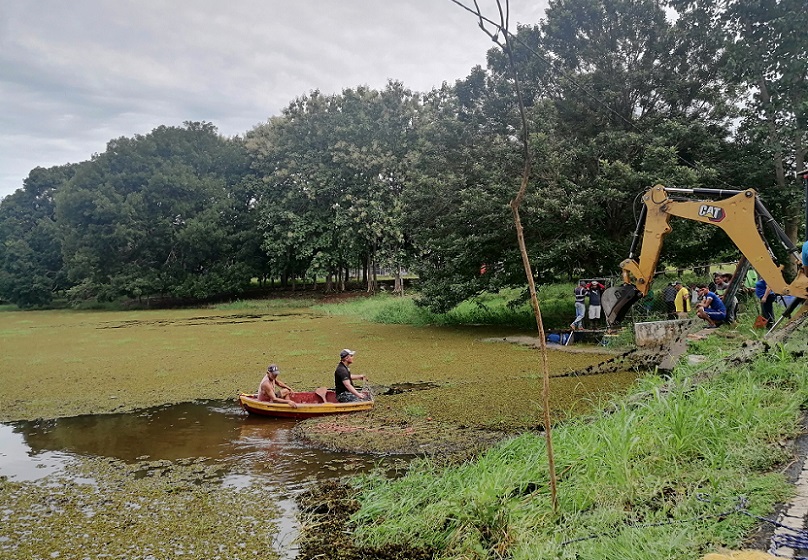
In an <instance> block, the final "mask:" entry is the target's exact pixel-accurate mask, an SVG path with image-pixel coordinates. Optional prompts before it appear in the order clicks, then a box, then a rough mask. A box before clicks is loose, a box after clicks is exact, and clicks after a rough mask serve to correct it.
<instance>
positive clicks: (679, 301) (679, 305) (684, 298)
mask: <svg viewBox="0 0 808 560" xmlns="http://www.w3.org/2000/svg"><path fill="white" fill-rule="evenodd" d="M673 286H674V287H675V288H676V299H674V300H673V305H674V307H675V309H676V316H677V317H678V318H679V319H687V314H688V312H689V311H690V290H688V289H687V288H685V287H684V286H683V285H682V281H681V280H677V281H676V282H674V283H673Z"/></svg>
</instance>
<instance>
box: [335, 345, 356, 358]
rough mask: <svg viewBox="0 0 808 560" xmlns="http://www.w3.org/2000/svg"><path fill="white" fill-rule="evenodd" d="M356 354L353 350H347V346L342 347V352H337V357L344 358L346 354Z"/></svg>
mask: <svg viewBox="0 0 808 560" xmlns="http://www.w3.org/2000/svg"><path fill="white" fill-rule="evenodd" d="M354 354H356V352H354V351H353V350H348V349H347V348H345V349H343V351H342V352H340V353H339V359H340V360H344V359H345V358H346V357H347V356H353V355H354Z"/></svg>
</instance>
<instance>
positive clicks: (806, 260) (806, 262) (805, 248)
mask: <svg viewBox="0 0 808 560" xmlns="http://www.w3.org/2000/svg"><path fill="white" fill-rule="evenodd" d="M802 273H803V274H805V275H806V276H808V241H806V242H805V243H803V244H802Z"/></svg>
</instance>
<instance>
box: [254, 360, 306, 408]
mask: <svg viewBox="0 0 808 560" xmlns="http://www.w3.org/2000/svg"><path fill="white" fill-rule="evenodd" d="M278 374H280V370H279V369H278V366H276V365H275V364H269V366H267V373H266V375H264V378H263V379H262V380H261V385H259V386H258V400H259V401H264V402H276V403H286V404H288V405H289V406H291V407H292V408H297V403H296V402H295V401H293V400H292V399H289V398H287V397H288V396H289V395H290V394H292V393H294V391H293V390H292V388H291V387H289V385H287V384H286V383H284V382H283V381H281V380H280V379H278Z"/></svg>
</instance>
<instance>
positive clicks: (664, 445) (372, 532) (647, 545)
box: [353, 335, 808, 560]
mask: <svg viewBox="0 0 808 560" xmlns="http://www.w3.org/2000/svg"><path fill="white" fill-rule="evenodd" d="M799 336H801V337H802V338H804V335H799ZM801 343H804V340H803V341H802V342H801ZM722 346H723V347H726V346H727V341H726V340H723V339H720V338H714V339H713V340H712V341H709V342H701V343H698V344H697V345H696V347H695V348H694V350H695V351H696V352H703V353H705V354H708V355H710V356H711V358H712V359H711V363H710V364H709V365H708V367H712V368H716V367H717V368H718V369H722V368H721V364H722V363H726V362H725V360H726V358H727V353H726V351H725V350H724V351H722V350H721V349H720V348H721V347H722ZM704 367H705V366H704V365H702V366H701V369H704ZM694 373H696V371H695V369H694V368H693V367H681V368H679V370H678V371H677V373H676V375H675V376H674V378H673V379H672V380H671V381H670V382H665V381H663V380H662V379H660V378H658V377H655V376H649V377H646V378H644V379H643V380H642V381H640V382H639V383H638V384H637V385H636V389H635V391H634V392H635V395H642V398H638V397H635V398H628V399H621V400H620V401H619V402H616V403H614V404H613V405H612V406H610V407H608V412H604V413H601V414H597V415H595V416H590V417H585V418H579V419H576V420H571V421H568V422H567V423H566V424H565V425H563V426H561V427H559V428H558V429H556V430H555V432H554V434H555V437H554V446H555V457H556V468H557V472H558V474H559V486H558V496H559V502H560V507H559V511H558V515H555V514H554V513H553V511H552V508H551V503H550V499H549V495H548V480H547V459H546V454H545V449H544V440H543V439H542V438H541V437H540V436H538V435H534V434H525V435H522V436H520V437H517V438H515V439H512V440H509V441H507V442H505V443H503V444H501V445H499V446H497V447H496V448H494V449H492V450H490V451H489V452H487V453H485V454H484V455H483V456H482V457H480V458H479V460H476V461H474V462H467V463H463V464H461V465H457V466H453V467H450V468H448V469H445V470H443V469H439V468H436V467H435V466H434V465H433V464H431V463H430V462H428V461H427V462H423V463H422V464H420V465H418V466H416V467H414V468H413V469H412V470H411V472H410V473H409V474H408V475H407V476H406V477H404V478H402V479H400V480H397V481H394V482H390V481H387V480H384V479H382V478H377V477H372V476H371V477H366V478H364V479H362V480H361V481H360V482H357V484H356V485H357V487H358V490H359V492H360V493H359V500H360V503H361V507H360V509H359V511H358V512H357V513H355V514H354V516H353V522H354V523H355V532H354V538H355V539H357V540H358V542H359V543H362V545H363V546H367V547H374V548H375V547H379V548H384V547H386V546H387V547H389V546H403V545H407V546H411V547H413V549H419V550H431V551H432V553H433V554H434V557H435V558H446V559H448V558H453V559H461V558H462V559H472V558H479V559H483V558H503V557H507V558H513V559H515V560H516V559H525V560H527V559H535V558H598V559H615V560H617V559H620V560H631V559H638V560H639V559H642V560H650V559H652V558H653V559H655V558H670V559H692V558H696V557H698V555H699V554H702V553H704V552H706V551H710V550H715V549H716V548H719V547H721V546H728V547H736V546H740V545H741V544H742V542H743V540H744V537H745V535H746V534H747V532H748V531H749V529H750V528H751V527H752V525H753V524H754V523H755V521H754V520H753V519H751V518H750V517H747V516H743V515H740V514H737V513H735V514H732V513H730V514H729V515H722V514H725V513H726V512H727V511H731V510H733V508H734V507H735V506H736V504H738V501H739V498H740V497H741V496H744V497H745V498H746V499H747V500H748V509H749V510H750V511H751V512H753V513H755V514H759V515H761V514H769V513H771V512H772V509H773V507H774V505H775V504H776V503H777V502H780V501H782V500H784V499H786V498H787V497H788V496H789V493H790V491H791V489H790V486H789V484H788V482H787V480H786V479H785V477H784V476H783V475H782V474H780V472H779V470H778V469H779V468H780V467H782V466H783V465H784V464H785V463H786V462H787V460H788V459H789V457H790V454H791V449H790V448H789V447H788V446H786V445H785V443H784V442H785V441H786V440H787V439H789V438H793V437H794V436H796V435H797V434H798V432H799V429H800V428H799V426H800V417H801V410H802V408H803V407H804V405H805V403H806V402H807V401H808V375H806V374H808V365H807V364H806V363H805V362H804V361H803V360H798V361H795V360H794V358H793V356H792V354H791V353H790V352H789V351H788V350H787V349H786V348H776V349H774V351H772V352H769V353H767V354H765V355H762V356H760V357H759V358H757V359H756V360H755V361H754V362H753V363H751V364H748V365H743V366H741V367H738V368H726V369H724V371H722V372H720V373H719V374H717V375H716V376H714V377H713V378H711V379H710V380H709V381H706V382H703V383H701V384H699V385H698V386H696V385H694V384H693V383H692V378H693V375H694ZM663 387H664V390H663ZM627 403H634V404H627ZM590 536H595V538H591V539H590V538H588V537H590ZM576 539H580V540H576Z"/></svg>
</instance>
